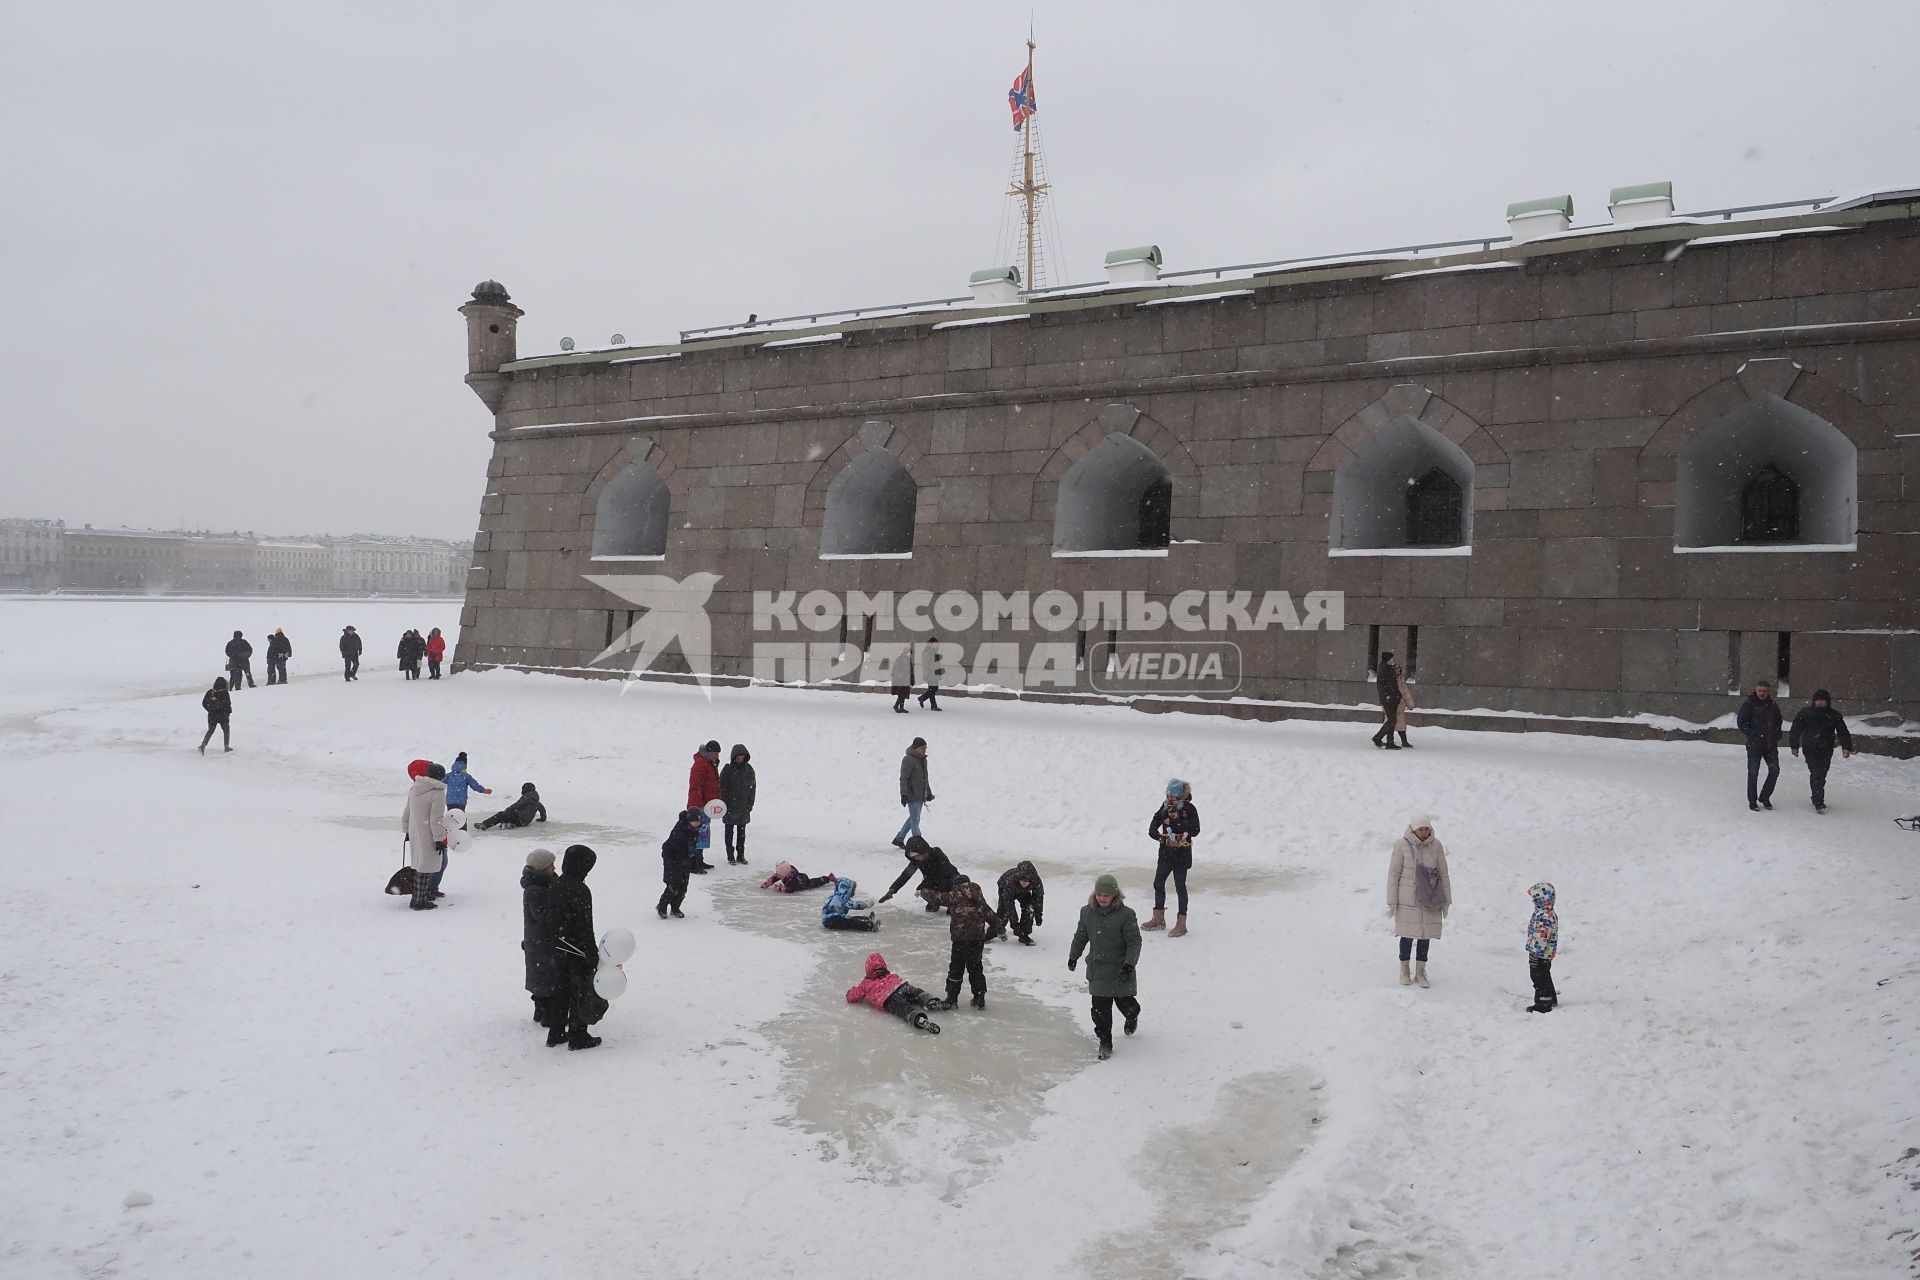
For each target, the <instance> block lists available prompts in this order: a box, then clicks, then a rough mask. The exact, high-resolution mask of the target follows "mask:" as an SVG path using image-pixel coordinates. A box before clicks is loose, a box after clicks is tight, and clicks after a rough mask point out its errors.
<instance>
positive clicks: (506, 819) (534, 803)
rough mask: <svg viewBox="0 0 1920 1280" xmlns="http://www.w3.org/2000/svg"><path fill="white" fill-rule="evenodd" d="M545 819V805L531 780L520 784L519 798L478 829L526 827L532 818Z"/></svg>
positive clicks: (531, 821) (530, 824) (531, 822)
mask: <svg viewBox="0 0 1920 1280" xmlns="http://www.w3.org/2000/svg"><path fill="white" fill-rule="evenodd" d="M536 817H537V818H539V819H540V821H542V822H545V821H546V820H547V806H546V805H544V804H541V803H540V792H539V791H538V790H536V789H535V788H534V785H533V784H532V783H531V782H523V783H521V784H520V798H519V799H518V800H515V801H514V802H513V803H512V804H510V805H508V806H507V807H506V808H504V809H502V810H501V811H500V812H498V813H496V814H494V815H493V816H492V817H491V818H488V819H487V820H486V821H485V822H483V823H481V824H480V830H482V831H491V830H493V829H494V828H495V827H528V826H532V825H533V820H534V819H535V818H536Z"/></svg>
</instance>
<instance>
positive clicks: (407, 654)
mask: <svg viewBox="0 0 1920 1280" xmlns="http://www.w3.org/2000/svg"><path fill="white" fill-rule="evenodd" d="M426 651H427V642H426V641H424V640H422V639H421V638H420V633H419V632H418V631H412V630H408V631H403V632H401V633H400V647H399V648H398V649H396V650H395V651H394V653H395V656H396V657H398V658H399V659H400V671H401V674H402V675H404V676H406V678H407V679H409V680H418V679H419V678H420V657H421V655H422V654H424V653H425V652H426Z"/></svg>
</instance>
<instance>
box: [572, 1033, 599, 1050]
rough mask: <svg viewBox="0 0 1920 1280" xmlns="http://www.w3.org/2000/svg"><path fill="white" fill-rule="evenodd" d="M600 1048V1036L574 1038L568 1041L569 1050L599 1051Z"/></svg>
mask: <svg viewBox="0 0 1920 1280" xmlns="http://www.w3.org/2000/svg"><path fill="white" fill-rule="evenodd" d="M599 1047H600V1037H599V1036H574V1037H572V1038H571V1039H569V1040H568V1041H567V1048H568V1049H569V1050H573V1049H598V1048H599Z"/></svg>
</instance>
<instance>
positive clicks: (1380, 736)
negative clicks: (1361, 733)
mask: <svg viewBox="0 0 1920 1280" xmlns="http://www.w3.org/2000/svg"><path fill="white" fill-rule="evenodd" d="M1386 732H1387V731H1386V730H1385V729H1382V730H1380V732H1379V733H1376V734H1374V735H1373V745H1374V746H1376V747H1384V746H1386V745H1387V744H1386V740H1385V734H1386Z"/></svg>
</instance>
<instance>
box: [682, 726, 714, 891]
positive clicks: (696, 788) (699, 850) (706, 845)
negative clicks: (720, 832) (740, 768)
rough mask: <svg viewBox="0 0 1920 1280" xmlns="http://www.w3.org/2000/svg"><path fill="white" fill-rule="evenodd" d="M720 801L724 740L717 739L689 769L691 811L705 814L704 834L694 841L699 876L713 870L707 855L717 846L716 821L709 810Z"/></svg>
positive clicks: (695, 870) (702, 821)
mask: <svg viewBox="0 0 1920 1280" xmlns="http://www.w3.org/2000/svg"><path fill="white" fill-rule="evenodd" d="M719 798H720V740H719V739H718V738H714V739H711V740H710V741H708V743H707V744H706V745H705V746H704V747H701V748H700V749H699V750H698V751H696V752H694V753H693V764H692V766H691V767H690V768H689V769H688V770H687V808H689V809H698V810H700V811H701V813H700V834H699V836H698V837H697V838H695V840H694V842H693V850H694V861H693V873H694V874H695V875H697V876H703V875H705V874H707V872H709V871H711V870H713V864H712V863H711V862H708V861H707V852H706V851H707V850H708V849H711V848H712V847H713V819H712V818H709V817H708V816H707V814H706V807H707V805H708V804H709V803H711V802H712V801H715V800H718V799H719Z"/></svg>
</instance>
